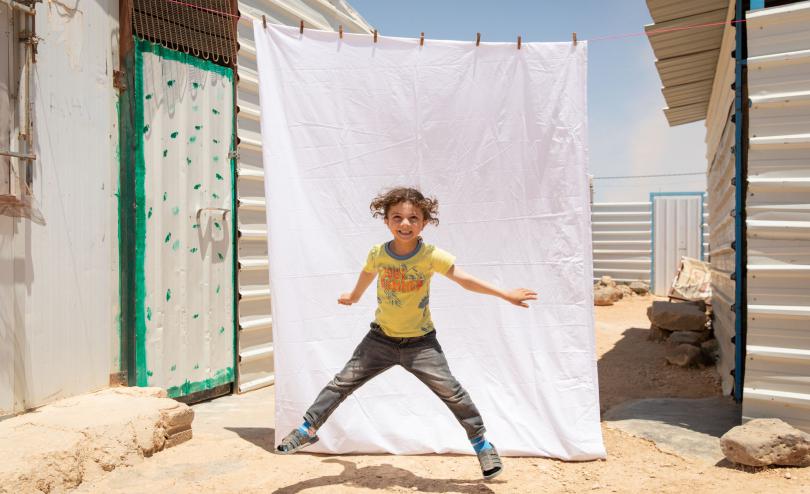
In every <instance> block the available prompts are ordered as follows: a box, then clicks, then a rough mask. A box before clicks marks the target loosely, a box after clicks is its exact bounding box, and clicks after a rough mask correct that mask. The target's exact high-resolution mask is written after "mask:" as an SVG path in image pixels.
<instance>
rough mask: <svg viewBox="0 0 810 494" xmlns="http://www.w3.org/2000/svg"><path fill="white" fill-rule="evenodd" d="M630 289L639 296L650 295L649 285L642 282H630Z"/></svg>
mask: <svg viewBox="0 0 810 494" xmlns="http://www.w3.org/2000/svg"><path fill="white" fill-rule="evenodd" d="M629 286H630V289H631V290H633V291H634V292H636V293H637V294H639V295H647V294H648V293H650V285H648V284H646V283H644V282H643V281H633V282H630V285H629Z"/></svg>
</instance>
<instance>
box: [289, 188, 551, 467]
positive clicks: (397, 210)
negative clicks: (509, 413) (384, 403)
mask: <svg viewBox="0 0 810 494" xmlns="http://www.w3.org/2000/svg"><path fill="white" fill-rule="evenodd" d="M370 209H371V212H372V215H373V216H374V217H375V218H378V217H382V218H383V220H384V222H385V224H386V226H387V227H388V229H389V230H390V231H391V234H392V235H393V237H394V238H393V240H391V241H389V242H385V243H382V244H379V245H375V246H374V247H372V248H371V252H369V255H368V260H367V261H366V265H365V267H364V268H363V271H362V272H361V273H360V277H359V278H358V280H357V284H356V285H355V287H354V290H352V292H351V293H344V294H341V295H340V298H338V303H339V304H343V305H351V304H353V303H356V302H357V301H358V300H360V297H361V296H362V295H363V292H365V290H366V288H368V286H369V285H370V284H371V282H372V281H374V278H375V277H377V276H378V275H379V278H378V281H377V312H376V318H375V320H374V322H373V323H371V331H369V333H368V334H367V335H366V336H365V338H363V341H361V342H360V344H359V345H358V346H357V348H356V349H355V351H354V354H353V355H352V358H351V359H350V360H349V362H348V363H347V364H346V366H345V367H344V368H343V370H342V371H340V372H339V373H337V374H336V375H335V378H334V379H332V381H330V382H329V384H327V385H326V387H325V388H324V389H323V390H322V391H321V392H320V394H319V395H318V397H317V398H316V399H315V402H314V403H313V404H312V406H311V407H310V408H309V410H307V412H306V413H305V414H304V423H303V424H302V425H301V426H300V427H299V428H297V429H294V430H293V431H292V432H290V433H289V434H288V435H287V436H286V437H285V438H284V439H283V440H282V441H281V444H280V445H279V446H278V448H277V450H278V452H279V453H281V454H289V453H294V452H296V451H298V450H299V449H301V448H304V447H306V446H308V445H310V444H313V443H315V442H317V441H318V436H317V435H316V434H315V431H316V430H317V429H318V428H319V427H321V426H322V425H323V423H324V422H325V421H326V419H327V418H328V417H329V415H331V413H332V412H333V411H334V410H335V408H337V406H338V405H340V403H341V402H343V400H344V399H346V397H347V396H349V395H350V394H351V393H352V392H353V391H354V390H356V389H357V388H359V387H360V386H362V385H363V384H364V383H365V382H366V381H368V380H369V379H371V378H372V377H374V376H376V375H377V374H380V373H381V372H383V371H385V370H387V369H389V368H390V367H393V366H394V365H401V366H402V367H404V368H405V370H407V371H408V372H410V373H412V374H413V375H414V376H415V377H416V378H418V379H419V380H420V381H422V382H423V383H424V384H425V385H427V387H428V388H430V390H431V391H433V392H434V393H435V394H436V395H437V396H438V397H439V398H441V400H442V401H444V403H445V404H446V405H447V407H448V408H449V409H450V410H451V411H452V412H453V414H454V415H455V416H456V419H458V421H459V423H461V426H462V427H464V430H465V431H466V433H467V437H468V438H469V439H470V442H471V443H472V446H473V449H474V450H475V452H476V454H477V455H478V461H479V463H480V464H481V472H482V473H483V475H484V478H485V479H490V478H493V477H495V476H496V475H498V474H499V473H501V471H502V470H503V464H502V462H501V459H500V457H499V456H498V451H497V450H496V449H495V446H494V445H492V444H491V443H490V442H489V441H487V440H486V438H485V437H484V432H485V431H486V429H485V428H484V422H483V420H482V418H481V414H480V413H479V412H478V409H477V408H476V406H475V404H474V403H473V402H472V399H471V398H470V395H469V394H468V393H467V391H465V390H464V388H462V387H461V384H459V382H458V381H457V380H456V378H455V377H453V375H452V374H451V373H450V369H449V368H448V366H447V359H446V358H445V357H444V353H443V352H442V349H441V346H439V342H438V341H437V340H436V331H435V329H434V327H433V322H432V321H431V318H430V308H429V307H428V301H429V294H430V278H431V276H432V275H433V273H434V272H438V273H440V274H443V275H444V276H446V277H448V278H450V279H451V280H453V281H455V282H456V283H458V284H459V285H461V286H462V287H464V288H466V289H467V290H471V291H474V292H478V293H484V294H488V295H495V296H497V297H500V298H502V299H504V300H506V301H508V302H510V303H512V304H515V305H518V306H521V307H528V305H527V304H526V301H527V300H537V294H536V293H535V292H533V291H530V290H527V289H525V288H518V289H515V290H510V291H505V290H501V289H500V288H497V287H495V286H493V285H490V284H489V283H486V282H484V281H481V280H479V279H477V278H475V277H473V276H471V275H469V274H467V273H465V272H464V271H462V270H461V269H460V268H458V267H456V266H455V264H454V262H455V257H454V256H453V255H451V254H449V253H447V252H445V251H443V250H441V249H439V248H437V247H435V246H433V245H430V244H427V243H424V242H423V241H422V238H421V237H420V236H419V234H420V233H421V232H422V229H423V228H424V227H425V226H426V225H427V224H430V223H432V224H434V225H438V224H439V219H438V217H437V214H438V209H439V204H438V201H436V200H435V199H433V198H426V197H425V196H423V195H422V193H421V192H419V191H418V190H416V189H412V188H404V187H400V188H395V189H392V190H389V191H388V192H386V193H384V194H381V195H379V196H377V197H376V198H375V199H374V200H373V201H372V202H371V206H370Z"/></svg>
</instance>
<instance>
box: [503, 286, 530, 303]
mask: <svg viewBox="0 0 810 494" xmlns="http://www.w3.org/2000/svg"><path fill="white" fill-rule="evenodd" d="M504 299H505V300H506V301H507V302H509V303H510V304H515V305H519V306H521V307H528V306H529V304H527V303H526V301H527V300H537V292H533V291H531V290H529V289H528V288H515V289H514V290H509V291H508V292H506V296H505V297H504Z"/></svg>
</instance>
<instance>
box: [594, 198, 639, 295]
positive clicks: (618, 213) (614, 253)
mask: <svg viewBox="0 0 810 494" xmlns="http://www.w3.org/2000/svg"><path fill="white" fill-rule="evenodd" d="M650 223H651V219H650V203H649V202H617V203H596V204H592V205H591V228H592V232H593V275H594V277H595V278H599V277H600V276H604V275H609V276H612V277H613V279H615V280H617V281H635V280H641V281H644V282H647V283H649V282H650V255H651V250H650V242H651V238H652V237H651V235H650V228H651V226H650Z"/></svg>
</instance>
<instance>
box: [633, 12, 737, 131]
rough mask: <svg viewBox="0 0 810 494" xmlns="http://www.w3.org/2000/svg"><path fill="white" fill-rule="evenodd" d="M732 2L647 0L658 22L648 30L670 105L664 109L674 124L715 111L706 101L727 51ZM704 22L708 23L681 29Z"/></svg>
mask: <svg viewBox="0 0 810 494" xmlns="http://www.w3.org/2000/svg"><path fill="white" fill-rule="evenodd" d="M733 4H734V0H711V1H697V0H687V1H678V0H647V8H648V9H649V11H650V15H651V16H652V18H653V19H654V21H655V24H651V25H648V26H645V30H646V31H647V33H648V39H649V41H650V45H651V46H652V48H653V52H654V53H655V56H656V58H657V59H658V60H657V61H656V67H657V68H658V73H659V75H660V77H661V82H662V83H663V85H664V89H663V93H664V99H665V100H666V102H667V105H668V108H665V109H664V114H665V115H666V117H667V121H668V122H669V124H670V125H673V126H674V125H681V124H684V123H689V122H695V121H698V120H702V119H704V118H706V116H707V114H708V113H710V112H711V108H710V107H709V105H708V102H709V100H710V96H711V94H712V93H713V87H714V86H716V82H717V77H716V71H715V67H716V66H718V62H720V63H722V62H723V60H724V55H725V53H728V52H726V51H724V49H725V47H726V46H727V45H728V41H727V40H726V39H725V38H726V37H727V33H726V28H727V26H724V24H723V21H725V20H728V19H730V18H731V17H730V15H731V14H733ZM703 24H709V25H708V26H701V27H698V28H694V29H678V28H685V27H691V26H700V25H703ZM711 24H716V25H711ZM732 38H733V35H732ZM721 46H722V48H721Z"/></svg>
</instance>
